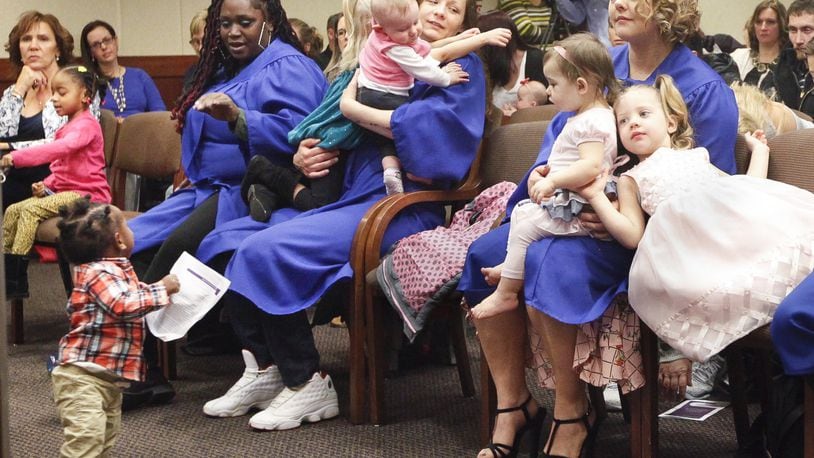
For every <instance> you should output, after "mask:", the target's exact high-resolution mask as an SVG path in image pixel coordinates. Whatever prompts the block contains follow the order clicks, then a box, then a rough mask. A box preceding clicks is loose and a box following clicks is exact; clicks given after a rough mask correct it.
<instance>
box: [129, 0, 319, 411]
mask: <svg viewBox="0 0 814 458" xmlns="http://www.w3.org/2000/svg"><path fill="white" fill-rule="evenodd" d="M255 5H257V2H254V1H252V0H215V1H213V2H212V5H211V6H210V7H209V11H208V15H207V17H208V18H209V19H208V20H207V24H206V31H205V35H204V43H203V46H204V52H202V59H201V62H200V63H199V65H198V70H197V72H196V74H195V81H194V83H193V84H192V85H191V86H190V87H189V88H187V90H186V91H185V93H184V95H183V96H182V99H181V102H180V104H179V106H178V107H177V108H176V109H175V111H174V113H175V115H176V116H177V117H178V121H179V124H180V125H181V126H183V130H182V134H181V140H182V142H181V144H182V155H181V166H182V167H183V169H184V172H185V173H186V176H187V178H188V180H189V182H190V184H191V186H190V187H187V188H185V189H182V190H181V191H178V192H176V193H175V194H173V195H172V196H171V197H170V198H169V199H167V200H166V201H165V202H163V203H162V204H160V205H158V206H156V207H154V208H152V209H151V210H150V211H148V212H146V213H144V214H143V215H141V216H139V217H137V218H135V219H133V220H131V221H130V223H129V224H130V227H131V228H132V230H133V232H134V234H135V239H136V240H137V242H136V247H135V249H134V256H133V260H134V265H135V266H136V269H137V271H138V273H139V277H140V278H141V279H142V281H146V282H153V281H157V280H158V279H160V278H162V277H163V276H164V275H166V274H167V273H168V272H169V269H170V268H171V267H172V264H173V263H174V262H175V260H176V259H177V258H178V256H179V255H180V254H181V253H182V252H183V251H188V252H190V253H195V251H196V250H197V248H198V245H199V243H200V241H201V240H202V239H203V237H204V236H205V235H206V234H207V233H209V232H210V231H211V230H212V229H214V228H216V227H219V226H221V225H223V224H225V223H226V222H228V221H231V220H234V219H237V218H240V217H242V216H245V215H247V214H248V209H247V207H246V205H245V204H244V203H243V201H242V199H241V197H240V182H241V179H242V178H243V174H244V173H245V170H246V163H247V162H248V160H249V158H250V157H251V156H253V155H255V154H262V155H264V156H266V157H267V158H269V159H270V160H271V161H273V162H275V163H278V164H288V165H290V164H291V158H292V154H293V152H294V151H293V148H291V146H289V144H288V140H287V134H288V131H289V130H291V129H293V128H294V126H296V125H297V124H298V123H299V122H300V121H301V120H302V119H303V118H304V117H305V116H306V115H308V113H310V112H311V110H313V109H314V108H315V107H316V106H317V105H318V104H319V102H320V101H321V100H322V96H323V94H324V92H325V89H326V86H327V84H326V81H325V78H324V77H323V75H322V73H321V72H320V70H319V67H317V65H316V64H315V63H314V62H313V61H312V60H311V59H309V58H308V57H306V56H304V55H303V54H302V53H301V52H300V50H299V44H298V42H297V41H296V38H295V35H294V34H293V31H292V30H291V27H290V26H289V24H288V19H287V17H286V13H285V10H283V8H282V7H281V6H280V2H279V0H263V1H261V2H260V5H261V6H260V7H255ZM207 50H209V51H207ZM145 141H149V139H145ZM154 349H155V345H151V344H149V343H148V344H146V345H145V356H146V357H147V360H148V364H149V366H150V369H151V370H150V371H149V373H148V382H147V387H143V386H137V387H135V388H133V390H131V394H132V392H135V391H143V390H142V388H144V389H148V388H150V386H151V385H155V384H156V383H159V384H161V385H163V386H164V387H165V389H164V391H168V390H169V389H170V388H169V386H168V384H166V381H165V380H163V378H162V377H161V376H160V372H159V371H157V370H155V369H156V365H157V361H156V359H155V357H154ZM153 391H154V392H155V390H153ZM153 394H155V393H153ZM167 397H169V398H171V397H172V395H171V394H167V395H166V396H164V398H167ZM152 400H153V401H157V400H158V399H156V398H155V397H154V398H153V399H152ZM161 400H163V399H161Z"/></svg>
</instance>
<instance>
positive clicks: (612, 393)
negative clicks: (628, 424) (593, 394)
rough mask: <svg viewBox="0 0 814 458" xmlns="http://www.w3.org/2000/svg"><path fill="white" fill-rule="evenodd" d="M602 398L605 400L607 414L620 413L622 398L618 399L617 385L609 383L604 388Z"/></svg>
mask: <svg viewBox="0 0 814 458" xmlns="http://www.w3.org/2000/svg"><path fill="white" fill-rule="evenodd" d="M602 397H604V398H605V409H607V411H608V412H620V411H621V410H622V398H620V397H619V385H617V384H616V382H610V383H608V384H607V386H605V390H604V391H603V392H602Z"/></svg>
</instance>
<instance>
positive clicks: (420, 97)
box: [390, 54, 486, 187]
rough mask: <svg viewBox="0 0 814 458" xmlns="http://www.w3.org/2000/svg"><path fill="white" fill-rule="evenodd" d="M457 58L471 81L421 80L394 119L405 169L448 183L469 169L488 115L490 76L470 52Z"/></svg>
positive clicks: (395, 137) (396, 139) (447, 185)
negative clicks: (433, 82)
mask: <svg viewBox="0 0 814 458" xmlns="http://www.w3.org/2000/svg"><path fill="white" fill-rule="evenodd" d="M456 62H458V63H459V64H460V65H461V67H462V68H463V70H464V71H466V72H467V73H469V82H467V83H462V84H456V85H452V86H449V87H447V88H438V87H434V86H430V85H429V84H427V83H423V82H420V81H416V85H415V87H414V88H413V90H412V93H411V94H410V101H409V103H406V104H404V105H402V106H400V107H399V108H397V109H396V111H395V112H393V116H392V117H391V119H390V127H391V129H392V131H393V141H394V142H395V144H396V151H397V152H398V156H399V159H400V160H401V164H402V167H403V168H404V169H405V170H406V171H408V172H410V173H412V174H414V175H416V176H419V177H423V178H430V179H433V180H434V181H436V183H437V184H438V185H441V186H444V187H449V186H451V185H452V183H455V182H457V181H460V180H461V179H463V177H464V176H465V175H466V173H467V172H468V171H469V167H470V164H471V163H472V157H473V154H474V152H475V151H477V148H478V145H479V144H480V140H481V138H482V137H483V125H484V120H485V116H486V80H485V77H484V74H483V67H482V65H481V62H480V60H479V59H478V57H477V56H475V55H474V54H469V55H467V56H464V57H463V58H461V59H458V60H457V61H456ZM462 107H464V108H462Z"/></svg>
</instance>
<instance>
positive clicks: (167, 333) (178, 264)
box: [146, 251, 231, 342]
mask: <svg viewBox="0 0 814 458" xmlns="http://www.w3.org/2000/svg"><path fill="white" fill-rule="evenodd" d="M170 273H171V274H175V275H176V276H178V283H179V284H180V286H181V290H180V291H179V292H177V293H175V294H173V295H172V296H170V302H171V304H170V305H169V306H167V307H164V308H162V309H161V310H158V311H156V312H153V313H148V314H147V317H146V320H147V326H148V327H149V328H150V332H152V333H153V335H154V336H156V337H158V338H159V339H161V340H163V341H165V342H169V341H171V340H176V339H180V338H181V337H183V336H184V335H186V333H187V331H189V328H191V327H192V325H193V324H195V323H197V322H198V321H199V320H200V319H201V318H203V317H204V315H206V312H208V311H209V310H211V309H212V307H214V306H215V303H217V302H218V300H220V298H221V297H222V296H223V295H224V294H225V293H226V290H227V289H228V288H229V284H230V283H231V282H230V281H229V280H228V279H227V278H226V277H224V276H223V275H221V274H219V273H217V272H215V271H214V270H212V269H211V268H209V267H208V266H206V265H205V264H204V263H202V262H201V261H198V260H197V259H195V257H194V256H192V255H191V254H189V253H187V252H186V251H185V252H183V253H182V254H181V256H180V257H179V258H178V260H177V261H175V264H174V265H173V266H172V269H170Z"/></svg>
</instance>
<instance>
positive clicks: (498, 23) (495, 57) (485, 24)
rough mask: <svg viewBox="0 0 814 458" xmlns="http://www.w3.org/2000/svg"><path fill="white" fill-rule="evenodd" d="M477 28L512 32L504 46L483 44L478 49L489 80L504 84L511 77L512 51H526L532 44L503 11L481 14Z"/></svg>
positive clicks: (497, 84)
mask: <svg viewBox="0 0 814 458" xmlns="http://www.w3.org/2000/svg"><path fill="white" fill-rule="evenodd" d="M471 1H472V3H473V4H474V3H475V2H474V0H471ZM478 28H479V29H480V30H481V32H486V31H487V30H492V29H497V28H506V29H509V30H510V31H511V32H512V38H511V40H509V43H508V44H507V45H506V47H505V48H500V47H497V46H484V47H483V48H481V50H480V55H481V59H483V62H484V63H485V64H486V69H487V72H488V74H489V80H490V81H491V82H492V84H493V85H494V86H505V85H507V84H508V83H509V80H510V79H511V77H512V68H511V67H512V61H513V59H514V52H515V51H517V50H518V49H519V50H521V51H528V50H529V49H531V48H532V46H531V45H529V44H528V43H526V42H525V41H524V40H523V38H522V37H520V33H519V32H518V31H517V26H516V25H515V23H514V21H513V20H512V18H511V17H509V15H508V14H506V13H504V12H503V11H500V10H494V11H491V12H489V13H486V14H482V15H481V16H480V18H478Z"/></svg>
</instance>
